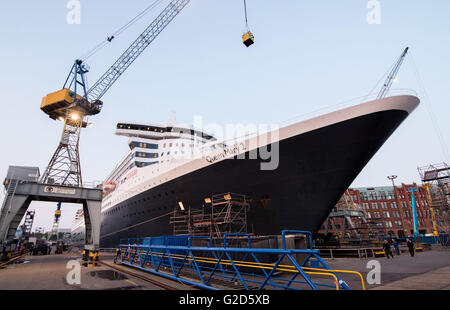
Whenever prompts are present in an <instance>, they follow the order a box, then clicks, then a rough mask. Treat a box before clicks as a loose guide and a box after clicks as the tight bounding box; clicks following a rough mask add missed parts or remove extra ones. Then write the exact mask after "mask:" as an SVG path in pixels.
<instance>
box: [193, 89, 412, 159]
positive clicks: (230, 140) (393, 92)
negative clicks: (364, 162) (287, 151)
mask: <svg viewBox="0 0 450 310" xmlns="http://www.w3.org/2000/svg"><path fill="white" fill-rule="evenodd" d="M378 95H379V93H378V92H376V93H370V94H368V95H364V96H359V97H356V98H352V99H350V100H346V101H343V102H340V103H337V104H333V105H329V106H325V107H323V108H320V109H317V110H314V111H311V112H308V113H305V114H301V115H298V116H295V117H293V118H290V119H287V120H284V121H281V122H278V123H277V124H276V125H277V126H278V127H279V128H281V127H284V126H288V125H292V124H295V123H298V122H300V121H304V120H307V119H310V118H313V117H317V116H320V115H323V114H326V113H331V112H335V111H337V110H340V109H344V108H348V107H352V106H355V105H357V104H362V103H365V102H369V101H373V100H376V99H377V96H378ZM404 95H409V96H415V97H417V96H418V94H417V92H416V91H415V90H413V89H408V88H402V89H400V88H399V89H390V90H389V92H388V93H387V94H386V97H394V96H404ZM260 130H261V129H259V130H258V131H249V132H246V133H244V134H242V135H237V136H234V137H227V138H223V139H220V140H216V141H212V142H209V143H205V144H204V145H202V146H200V147H199V148H198V149H197V150H196V152H197V153H198V154H197V155H199V154H200V155H202V154H208V153H210V152H211V151H212V150H214V149H223V148H224V147H227V146H233V145H238V144H239V143H241V142H243V141H245V140H247V139H250V138H254V137H257V136H258V135H260V134H264V133H266V132H267V131H260ZM267 130H273V128H271V129H269V128H267Z"/></svg>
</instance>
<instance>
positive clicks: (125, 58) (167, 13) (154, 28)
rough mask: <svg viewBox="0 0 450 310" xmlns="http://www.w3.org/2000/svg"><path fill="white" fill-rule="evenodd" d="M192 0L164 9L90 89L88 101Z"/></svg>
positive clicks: (99, 95)
mask: <svg viewBox="0 0 450 310" xmlns="http://www.w3.org/2000/svg"><path fill="white" fill-rule="evenodd" d="M189 2H190V0H173V1H171V2H170V3H169V4H168V5H167V7H166V8H165V9H164V11H162V12H161V14H159V16H158V17H157V18H156V19H155V20H154V21H153V22H152V23H151V24H150V25H149V26H148V27H147V29H145V30H144V32H143V33H142V34H141V35H139V37H138V38H137V39H136V40H135V41H134V42H133V43H132V44H131V45H130V47H129V48H128V49H127V50H126V51H125V52H124V53H123V54H122V56H120V57H119V59H117V61H116V62H115V63H114V64H113V65H112V66H111V68H109V69H108V70H107V71H106V72H105V73H104V74H103V75H102V76H101V77H100V78H99V79H98V81H97V82H95V84H94V85H92V87H91V88H90V89H89V90H88V92H87V96H88V98H87V99H88V101H89V102H93V101H95V100H99V99H100V98H102V97H103V95H104V94H105V93H106V92H107V91H108V89H109V88H110V87H111V86H112V85H113V84H114V82H116V81H117V79H118V78H119V77H120V76H121V75H122V74H123V73H124V72H125V70H127V69H128V67H129V66H130V65H131V64H132V63H133V62H134V61H135V60H136V58H138V57H139V55H140V54H142V52H143V51H144V50H145V49H146V48H147V47H148V46H149V45H150V43H152V42H153V40H154V39H155V38H156V37H157V36H158V35H159V34H160V33H161V31H163V30H164V28H166V26H167V25H169V24H170V22H171V21H172V20H173V19H174V18H175V17H176V16H177V15H178V14H179V13H180V12H181V10H182V9H183V8H184V7H185V6H186V5H187V4H188V3H189Z"/></svg>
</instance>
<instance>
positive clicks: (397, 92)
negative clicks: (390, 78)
mask: <svg viewBox="0 0 450 310" xmlns="http://www.w3.org/2000/svg"><path fill="white" fill-rule="evenodd" d="M378 95H379V93H378V92H377V93H370V94H367V95H364V96H359V97H356V98H352V99H349V100H345V101H342V102H339V103H337V104H333V105H329V106H325V107H323V108H320V109H317V110H314V111H311V112H308V113H305V114H302V115H298V116H294V117H292V118H290V119H287V120H285V121H282V122H280V127H283V126H287V125H292V124H295V123H298V122H300V121H303V120H307V119H311V118H314V117H318V116H320V115H323V114H326V113H332V112H335V111H338V110H341V109H345V108H349V107H352V106H355V105H358V104H362V103H366V102H370V101H374V100H377V99H378V98H377V97H378ZM405 95H408V96H415V97H418V94H417V92H416V91H415V90H413V89H409V88H397V89H391V90H389V92H388V93H387V94H386V97H385V98H387V97H395V96H405Z"/></svg>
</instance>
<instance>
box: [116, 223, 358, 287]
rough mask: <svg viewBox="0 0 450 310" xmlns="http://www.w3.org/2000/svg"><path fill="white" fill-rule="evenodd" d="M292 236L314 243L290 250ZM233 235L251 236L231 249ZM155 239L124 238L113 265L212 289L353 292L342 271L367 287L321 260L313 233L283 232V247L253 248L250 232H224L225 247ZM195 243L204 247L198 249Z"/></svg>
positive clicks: (210, 242) (198, 238)
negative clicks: (313, 242)
mask: <svg viewBox="0 0 450 310" xmlns="http://www.w3.org/2000/svg"><path fill="white" fill-rule="evenodd" d="M287 235H291V236H292V235H302V236H306V237H307V239H308V240H309V244H308V246H307V248H304V249H288V248H287V243H286V236H287ZM230 237H232V238H241V240H242V238H248V243H247V246H246V247H245V246H244V247H240V248H235V247H228V246H227V240H228V239H230ZM183 238H184V239H183ZM153 239H154V238H142V239H123V240H121V243H120V247H119V250H118V252H117V255H116V258H115V260H114V262H115V263H118V264H122V265H126V266H129V267H133V268H136V269H139V270H143V271H146V272H149V273H152V274H156V275H159V276H162V277H165V278H168V279H171V280H175V281H180V282H182V283H185V284H188V285H193V286H196V287H200V288H203V289H211V290H216V289H229V288H230V287H233V288H239V289H245V290H262V289H274V290H278V289H282V290H302V289H312V290H318V289H322V288H324V289H336V290H339V289H344V290H349V289H350V287H349V286H348V285H347V283H346V282H345V281H343V279H342V278H341V277H340V276H339V274H343V273H344V274H349V275H350V274H352V275H357V276H358V277H359V278H360V279H361V281H362V289H365V287H364V280H363V278H362V275H361V274H360V273H358V272H355V271H346V270H333V269H331V268H330V267H329V266H328V264H327V263H326V262H325V261H324V260H323V259H322V258H321V257H320V255H319V253H320V252H319V250H316V249H313V247H312V236H311V233H310V232H305V231H283V232H282V241H283V246H282V248H253V247H252V244H251V239H250V235H248V234H225V235H224V237H223V245H222V246H221V247H214V246H213V239H212V238H211V237H210V236H191V235H189V236H169V237H158V238H156V239H154V240H153ZM183 240H184V242H180V241H183ZM192 241H202V242H203V243H202V244H201V245H196V246H193V245H192ZM177 243H178V244H177ZM196 243H198V242H196ZM180 244H182V245H180ZM330 280H331V282H330Z"/></svg>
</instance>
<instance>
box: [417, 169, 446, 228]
mask: <svg viewBox="0 0 450 310" xmlns="http://www.w3.org/2000/svg"><path fill="white" fill-rule="evenodd" d="M417 170H418V171H419V175H420V178H421V180H422V182H423V183H424V184H425V186H426V188H427V191H428V204H429V206H430V211H431V215H432V222H433V227H434V229H435V234H439V233H444V234H448V233H449V232H450V227H449V226H450V225H449V217H450V212H449V211H450V210H449V205H450V191H449V187H450V186H449V185H450V167H449V166H448V165H447V163H445V162H443V163H439V164H433V165H428V166H423V167H418V168H417Z"/></svg>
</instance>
